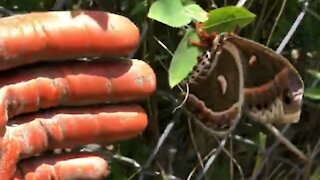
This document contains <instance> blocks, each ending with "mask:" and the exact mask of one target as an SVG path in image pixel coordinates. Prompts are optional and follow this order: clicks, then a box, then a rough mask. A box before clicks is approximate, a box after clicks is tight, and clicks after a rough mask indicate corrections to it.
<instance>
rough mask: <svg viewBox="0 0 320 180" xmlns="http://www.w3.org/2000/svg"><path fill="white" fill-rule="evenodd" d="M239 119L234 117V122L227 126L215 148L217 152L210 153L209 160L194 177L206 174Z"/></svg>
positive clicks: (198, 179)
mask: <svg viewBox="0 0 320 180" xmlns="http://www.w3.org/2000/svg"><path fill="white" fill-rule="evenodd" d="M238 121H239V119H236V120H235V122H234V123H233V124H232V125H231V127H230V128H229V130H228V131H227V133H226V134H225V135H224V137H223V138H222V140H221V142H220V144H219V146H218V148H217V152H216V153H215V154H214V155H212V156H211V157H210V158H209V160H208V161H207V163H206V165H205V166H204V169H203V171H202V172H200V173H199V174H198V176H197V178H196V180H200V179H202V178H203V176H204V175H205V174H206V172H207V171H208V169H209V168H210V166H211V164H212V163H213V162H214V161H215V159H216V157H217V156H218V154H219V153H220V152H221V151H222V149H223V148H224V146H225V144H226V142H227V140H228V138H229V135H230V134H231V133H232V132H233V130H234V129H235V128H236V126H237V124H238Z"/></svg>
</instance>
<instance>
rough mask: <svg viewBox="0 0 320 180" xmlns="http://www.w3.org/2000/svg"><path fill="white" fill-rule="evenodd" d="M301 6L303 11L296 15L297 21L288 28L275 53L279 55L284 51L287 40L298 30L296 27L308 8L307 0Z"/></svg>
mask: <svg viewBox="0 0 320 180" xmlns="http://www.w3.org/2000/svg"><path fill="white" fill-rule="evenodd" d="M303 5H304V7H303V10H302V11H301V12H300V14H299V15H298V17H297V19H296V20H295V22H294V23H293V25H292V26H291V28H290V30H289V32H288V33H287V35H286V36H285V37H284V38H283V40H282V42H281V44H280V45H279V47H278V48H277V50H276V52H277V53H280V52H281V51H282V50H283V49H284V47H285V46H286V45H287V44H288V42H289V40H290V39H291V37H292V35H293V33H294V32H295V31H296V29H297V28H298V26H299V24H300V23H301V21H302V19H303V17H304V15H305V14H306V11H307V9H308V6H309V1H308V0H307V1H306V2H305V3H303Z"/></svg>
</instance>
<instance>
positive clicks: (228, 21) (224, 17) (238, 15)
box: [203, 6, 256, 33]
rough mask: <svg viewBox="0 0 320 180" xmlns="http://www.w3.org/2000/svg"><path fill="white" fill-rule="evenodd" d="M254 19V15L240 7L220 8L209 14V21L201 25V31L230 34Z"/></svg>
mask: <svg viewBox="0 0 320 180" xmlns="http://www.w3.org/2000/svg"><path fill="white" fill-rule="evenodd" d="M255 17H256V15H255V14H253V13H251V12H250V11H248V10H247V9H245V8H242V7H236V6H227V7H222V8H218V9H215V10H212V11H211V12H210V13H209V19H208V20H207V21H206V22H204V23H203V29H204V30H206V31H208V32H218V33H222V32H230V31H233V30H234V29H235V28H237V27H239V28H243V27H245V26H246V25H248V24H249V23H251V22H252V21H253V20H254V19H255Z"/></svg>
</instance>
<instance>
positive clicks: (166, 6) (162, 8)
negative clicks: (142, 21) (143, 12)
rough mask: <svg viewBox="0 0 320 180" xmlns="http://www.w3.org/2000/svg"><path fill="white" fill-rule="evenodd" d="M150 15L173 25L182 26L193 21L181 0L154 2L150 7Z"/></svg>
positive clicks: (159, 0)
mask: <svg viewBox="0 0 320 180" xmlns="http://www.w3.org/2000/svg"><path fill="white" fill-rule="evenodd" d="M148 17H149V18H151V19H154V20H156V21H159V22H162V23H164V24H166V25H168V26H171V27H181V26H185V25H187V24H189V23H190V22H191V18H190V17H189V16H188V15H187V14H186V13H185V12H184V7H183V5H182V3H181V1H180V0H158V1H156V2H154V3H153V4H152V5H151V7H150V9H149V13H148Z"/></svg>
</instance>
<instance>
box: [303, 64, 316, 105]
mask: <svg viewBox="0 0 320 180" xmlns="http://www.w3.org/2000/svg"><path fill="white" fill-rule="evenodd" d="M307 73H308V74H310V75H311V76H312V77H313V78H315V79H317V80H320V72H319V71H316V70H312V69H308V70H307ZM317 84H319V83H317ZM304 96H305V97H307V98H309V99H311V100H320V86H319V85H318V86H315V87H307V88H306V90H305V92H304Z"/></svg>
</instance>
